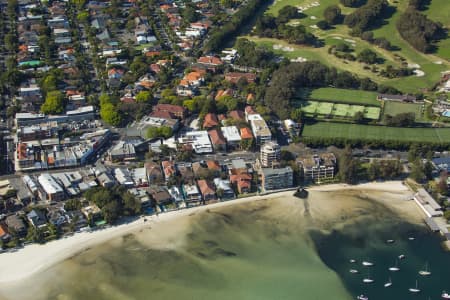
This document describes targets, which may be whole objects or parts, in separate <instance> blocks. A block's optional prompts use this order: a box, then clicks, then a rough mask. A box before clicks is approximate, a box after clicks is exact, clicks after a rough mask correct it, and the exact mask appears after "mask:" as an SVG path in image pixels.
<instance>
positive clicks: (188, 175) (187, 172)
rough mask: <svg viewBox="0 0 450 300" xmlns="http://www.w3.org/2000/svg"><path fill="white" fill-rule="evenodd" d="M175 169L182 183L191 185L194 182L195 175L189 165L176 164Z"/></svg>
mask: <svg viewBox="0 0 450 300" xmlns="http://www.w3.org/2000/svg"><path fill="white" fill-rule="evenodd" d="M177 169H178V173H179V174H180V177H181V179H182V181H183V183H188V184H192V183H193V182H194V179H195V175H194V172H193V171H192V166H191V164H190V163H178V164H177Z"/></svg>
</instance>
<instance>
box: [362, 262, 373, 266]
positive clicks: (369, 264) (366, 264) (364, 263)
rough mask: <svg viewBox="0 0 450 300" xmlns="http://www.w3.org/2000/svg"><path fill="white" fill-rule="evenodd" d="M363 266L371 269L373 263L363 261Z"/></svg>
mask: <svg viewBox="0 0 450 300" xmlns="http://www.w3.org/2000/svg"><path fill="white" fill-rule="evenodd" d="M362 265H363V266H365V267H371V266H373V263H371V262H370V261H363V262H362Z"/></svg>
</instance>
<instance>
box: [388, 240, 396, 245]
mask: <svg viewBox="0 0 450 300" xmlns="http://www.w3.org/2000/svg"><path fill="white" fill-rule="evenodd" d="M393 242H395V240H386V243H388V244H392V243H393Z"/></svg>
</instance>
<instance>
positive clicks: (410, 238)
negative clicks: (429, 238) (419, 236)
mask: <svg viewBox="0 0 450 300" xmlns="http://www.w3.org/2000/svg"><path fill="white" fill-rule="evenodd" d="M415 239H416V238H415V237H413V236H410V237H409V238H408V240H410V241H414V240H415Z"/></svg>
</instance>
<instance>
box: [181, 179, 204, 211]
mask: <svg viewBox="0 0 450 300" xmlns="http://www.w3.org/2000/svg"><path fill="white" fill-rule="evenodd" d="M183 192H184V195H185V201H186V204H187V206H198V205H200V204H202V195H201V194H200V191H199V190H198V187H197V186H196V185H195V184H192V185H190V184H184V185H183Z"/></svg>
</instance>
